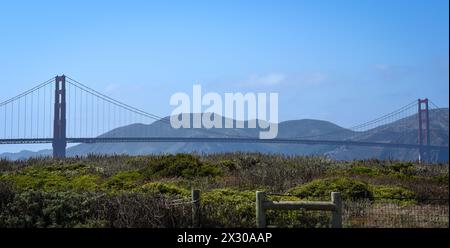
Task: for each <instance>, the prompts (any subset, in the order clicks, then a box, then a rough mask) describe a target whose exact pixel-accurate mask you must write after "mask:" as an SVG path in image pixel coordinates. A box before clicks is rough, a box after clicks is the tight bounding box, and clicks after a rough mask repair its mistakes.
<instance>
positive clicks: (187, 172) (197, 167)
mask: <svg viewBox="0 0 450 248" xmlns="http://www.w3.org/2000/svg"><path fill="white" fill-rule="evenodd" d="M141 173H142V174H143V175H144V176H145V177H146V178H154V177H185V178H194V177H214V176H219V175H222V170H221V169H220V168H219V167H218V166H217V165H212V164H209V163H203V162H201V161H200V159H199V158H198V157H196V156H193V155H190V154H177V155H167V156H163V157H161V158H159V159H155V160H151V161H149V163H148V164H147V165H146V167H145V168H143V169H142V170H141Z"/></svg>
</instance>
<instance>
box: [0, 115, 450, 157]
mask: <svg viewBox="0 0 450 248" xmlns="http://www.w3.org/2000/svg"><path fill="white" fill-rule="evenodd" d="M430 117H432V118H430V119H431V122H430V129H431V140H432V144H434V145H446V146H448V138H449V110H448V108H445V109H437V110H433V111H430ZM168 120H169V117H166V118H164V119H162V120H159V121H156V122H154V123H152V124H150V125H143V124H133V125H129V126H124V127H120V128H117V129H115V130H112V131H110V132H108V133H105V134H103V135H101V137H121V136H122V137H123V136H128V137H143V136H145V137H258V134H259V131H260V130H259V129H248V128H245V129H238V128H233V129H225V128H222V129H212V130H206V129H173V128H172V127H171V126H170V124H168V123H167V122H168ZM224 121H225V119H224V118H223V122H224ZM417 123H418V121H417V115H413V116H409V117H407V118H404V119H401V120H398V121H396V122H393V123H390V124H388V125H384V126H379V127H376V128H374V129H371V130H368V131H366V132H353V131H351V130H348V129H345V128H342V127H340V126H338V125H335V124H333V123H331V122H328V121H322V120H310V119H303V120H292V121H284V122H281V123H279V132H278V138H304V139H329V140H344V139H348V138H349V137H357V138H358V140H361V141H376V142H389V143H408V144H413V143H416V142H417ZM247 124H248V123H247V122H245V123H244V125H245V126H247ZM234 151H242V152H263V153H279V154H289V155H319V156H328V157H330V158H332V159H337V160H351V159H364V158H378V159H389V158H391V159H400V160H417V158H418V151H414V150H407V149H397V148H395V149H393V148H369V147H347V146H331V145H283V144H244V143H239V144H231V143H181V142H179V143H164V142H162V143H116V144H80V145H76V146H74V147H71V148H68V149H67V155H68V156H75V155H86V154H89V153H97V154H130V155H142V154H159V153H189V152H198V153H220V152H234ZM49 153H50V152H49V151H43V152H41V153H30V152H25V153H20V154H2V156H3V157H8V158H11V159H17V158H23V157H27V156H35V155H37V154H40V155H48V154H49ZM432 156H433V159H434V161H448V151H447V152H445V153H441V154H436V153H434V154H432Z"/></svg>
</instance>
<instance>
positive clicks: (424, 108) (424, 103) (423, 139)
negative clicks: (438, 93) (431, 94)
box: [418, 98, 430, 161]
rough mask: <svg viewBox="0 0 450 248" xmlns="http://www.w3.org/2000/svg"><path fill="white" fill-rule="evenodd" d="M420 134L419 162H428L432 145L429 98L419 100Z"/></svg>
mask: <svg viewBox="0 0 450 248" xmlns="http://www.w3.org/2000/svg"><path fill="white" fill-rule="evenodd" d="M418 116H419V133H418V143H419V145H420V148H419V161H427V160H428V157H429V155H430V154H429V149H428V146H429V145H430V114H429V111H428V98H425V99H419V100H418Z"/></svg>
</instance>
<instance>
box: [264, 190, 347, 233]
mask: <svg viewBox="0 0 450 248" xmlns="http://www.w3.org/2000/svg"><path fill="white" fill-rule="evenodd" d="M265 198H266V194H265V193H264V192H261V191H257V192H256V226H257V227H258V228H265V227H267V226H266V216H265V211H266V210H269V209H272V210H300V209H304V210H317V211H330V212H331V213H332V215H331V227H332V228H341V227H342V201H341V194H340V193H338V192H332V193H331V201H330V202H302V201H267V200H266V199H265Z"/></svg>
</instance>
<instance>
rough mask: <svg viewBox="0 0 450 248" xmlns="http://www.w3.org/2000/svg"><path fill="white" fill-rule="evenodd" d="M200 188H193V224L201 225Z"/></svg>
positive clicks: (194, 225) (196, 226)
mask: <svg viewBox="0 0 450 248" xmlns="http://www.w3.org/2000/svg"><path fill="white" fill-rule="evenodd" d="M200 211H201V210H200V190H198V189H192V226H193V227H194V228H199V227H200V216H201V212H200Z"/></svg>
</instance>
